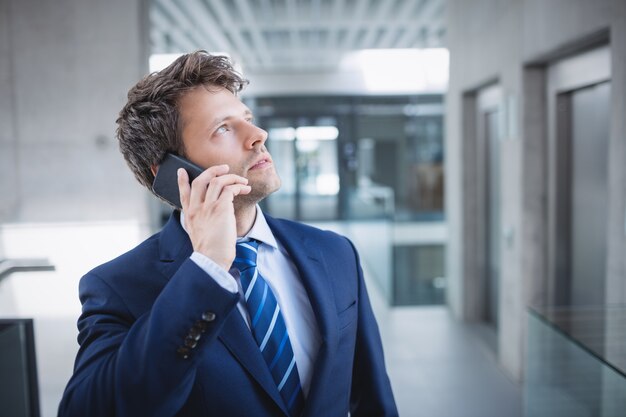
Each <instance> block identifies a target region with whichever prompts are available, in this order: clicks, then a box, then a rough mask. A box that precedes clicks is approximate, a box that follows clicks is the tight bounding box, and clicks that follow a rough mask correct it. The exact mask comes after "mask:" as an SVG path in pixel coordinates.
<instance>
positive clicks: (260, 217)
mask: <svg viewBox="0 0 626 417" xmlns="http://www.w3.org/2000/svg"><path fill="white" fill-rule="evenodd" d="M244 239H254V240H258V241H260V242H263V243H265V244H266V245H270V246H271V247H273V248H275V249H278V243H277V242H276V238H275V237H274V234H273V233H272V229H270V226H269V225H268V224H267V220H266V219H265V215H264V214H263V210H261V207H259V205H258V204H257V206H256V219H255V220H254V224H253V225H252V228H251V229H250V231H249V232H248V234H247V235H246V236H244ZM238 240H239V239H238Z"/></svg>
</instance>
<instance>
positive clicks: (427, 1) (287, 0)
mask: <svg viewBox="0 0 626 417" xmlns="http://www.w3.org/2000/svg"><path fill="white" fill-rule="evenodd" d="M444 7H445V0H230V1H226V0H153V2H152V3H151V9H150V23H151V28H150V40H151V48H152V53H181V52H190V51H192V50H195V49H206V50H208V51H214V52H218V51H219V52H227V53H229V54H230V55H231V56H232V57H233V58H234V59H235V60H236V61H237V62H238V63H239V64H241V65H242V67H245V68H246V70H250V71H255V72H263V71H271V70H277V69H280V70H287V71H313V70H323V69H331V68H334V67H336V66H337V65H338V64H339V62H340V60H341V57H342V56H343V55H344V54H346V53H347V52H351V51H355V50H359V49H374V48H425V47H442V46H444V37H445V27H444V22H445V19H444V14H445V13H444Z"/></svg>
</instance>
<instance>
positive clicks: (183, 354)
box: [176, 346, 190, 359]
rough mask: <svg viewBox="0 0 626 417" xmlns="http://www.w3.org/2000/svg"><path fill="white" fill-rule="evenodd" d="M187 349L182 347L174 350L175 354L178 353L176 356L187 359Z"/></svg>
mask: <svg viewBox="0 0 626 417" xmlns="http://www.w3.org/2000/svg"><path fill="white" fill-rule="evenodd" d="M189 352H190V351H189V348H186V347H184V346H181V347H179V348H178V349H176V353H178V356H180V357H181V358H183V359H187V358H188V357H189Z"/></svg>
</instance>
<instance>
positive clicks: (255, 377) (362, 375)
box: [59, 213, 397, 417]
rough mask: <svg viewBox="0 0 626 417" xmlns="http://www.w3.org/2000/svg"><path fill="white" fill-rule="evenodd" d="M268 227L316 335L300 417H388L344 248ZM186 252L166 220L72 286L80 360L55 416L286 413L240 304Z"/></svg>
mask: <svg viewBox="0 0 626 417" xmlns="http://www.w3.org/2000/svg"><path fill="white" fill-rule="evenodd" d="M267 222H268V224H269V226H270V228H271V229H272V232H273V233H274V235H275V236H276V239H277V240H278V241H279V242H280V243H281V244H282V245H283V246H284V247H285V248H286V250H287V251H288V252H289V254H290V256H291V258H292V260H293V262H294V264H295V265H296V267H297V269H298V271H299V273H300V276H301V278H302V281H303V283H304V287H305V288H306V290H307V292H308V295H309V298H310V300H311V305H312V306H313V310H314V313H315V317H316V319H317V323H318V326H319V329H320V333H321V337H322V345H321V347H320V350H319V352H318V355H317V358H316V360H315V364H314V374H313V377H312V382H311V388H310V392H309V394H308V397H307V399H306V405H305V409H304V412H303V416H311V417H334V416H342V417H345V416H347V414H348V412H350V413H351V415H352V416H353V417H359V416H396V415H397V410H396V406H395V403H394V399H393V394H392V391H391V386H390V383H389V378H388V377H387V373H386V370H385V364H384V360H383V351H382V345H381V341H380V336H379V332H378V326H377V324H376V321H375V319H374V316H373V314H372V309H371V306H370V302H369V299H368V296H367V292H366V289H365V285H364V283H363V276H362V271H361V267H360V264H359V258H358V255H357V253H356V251H355V249H354V247H353V246H352V244H351V243H350V242H349V241H348V240H347V239H346V238H344V237H342V236H339V235H337V234H335V233H332V232H327V231H321V230H318V229H315V228H312V227H309V226H305V225H302V224H299V223H294V222H290V221H287V220H277V219H273V218H271V217H269V216H267ZM191 253H192V246H191V242H190V240H189V238H188V236H187V234H186V232H185V231H184V230H183V229H182V227H181V225H180V221H179V218H178V215H177V213H175V214H174V215H172V217H171V218H170V220H169V222H168V223H167V224H166V225H165V227H164V228H163V230H161V232H160V233H157V234H155V235H154V236H152V237H150V238H149V239H147V240H146V241H144V242H143V243H141V244H140V245H139V246H137V247H136V248H135V249H133V250H131V251H129V252H127V253H126V254H124V255H122V256H120V257H119V258H117V259H115V260H113V261H110V262H108V263H106V264H104V265H101V266H99V267H97V268H95V269H94V270H92V271H91V272H89V273H88V274H87V275H85V276H84V277H83V278H82V279H81V282H80V290H79V292H80V300H81V302H82V304H83V311H82V314H81V316H80V318H79V320H78V329H79V335H78V342H79V344H80V350H79V352H78V355H77V358H76V363H75V367H74V375H73V376H72V378H71V380H70V381H69V383H68V385H67V388H66V390H65V393H64V395H63V399H62V400H61V404H60V406H59V415H60V416H80V417H87V416H89V417H98V416H117V417H158V416H163V417H169V416H221V417H225V416H247V417H250V416H253V417H264V416H285V415H287V412H286V408H285V406H284V404H283V401H282V399H281V397H280V394H279V392H278V389H277V387H276V384H275V383H274V381H273V379H272V376H271V374H270V372H269V371H268V368H267V365H266V363H265V362H264V360H263V357H262V356H261V353H260V351H259V348H258V346H257V344H256V342H255V341H254V338H253V337H252V334H251V332H250V330H249V329H248V328H247V326H246V324H245V322H244V320H243V318H242V317H241V315H240V314H239V312H238V310H237V309H236V304H237V300H238V295H236V294H232V293H230V292H228V291H226V290H224V289H223V288H222V287H220V286H219V285H218V284H217V283H216V282H215V281H214V280H213V279H211V278H210V277H209V276H207V274H206V273H205V272H204V271H203V270H202V269H200V268H199V267H198V266H197V265H196V264H195V263H194V262H193V261H191V260H190V259H189V256H190V255H191ZM189 334H195V335H198V334H200V338H199V340H198V342H197V345H196V346H195V347H193V348H187V350H185V349H183V350H182V351H181V350H180V347H181V346H183V345H184V341H185V338H186V337H187V336H188V335H189ZM177 351H178V353H177ZM181 352H183V353H184V352H188V354H186V355H185V354H181Z"/></svg>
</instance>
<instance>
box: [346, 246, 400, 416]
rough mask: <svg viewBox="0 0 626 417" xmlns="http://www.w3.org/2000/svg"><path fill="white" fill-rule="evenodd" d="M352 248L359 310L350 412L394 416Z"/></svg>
mask: <svg viewBox="0 0 626 417" xmlns="http://www.w3.org/2000/svg"><path fill="white" fill-rule="evenodd" d="M350 244H351V245H352V243H350ZM352 249H353V251H354V254H355V256H356V262H357V270H358V309H359V310H358V323H357V335H356V346H355V354H354V365H353V370H352V392H351V395H350V415H351V416H352V417H365V416H377V417H383V416H385V417H387V416H388V417H392V416H395V417H397V416H398V410H397V408H396V403H395V400H394V397H393V392H392V390H391V383H390V382H389V377H388V376H387V370H386V368H385V358H384V355H383V346H382V342H381V339H380V333H379V331H378V324H377V323H376V318H375V317H374V313H373V311H372V306H371V304H370V300H369V296H368V294H367V289H366V288H365V282H364V280H363V270H362V268H361V263H360V260H359V255H358V253H357V251H356V249H355V248H354V246H352Z"/></svg>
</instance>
